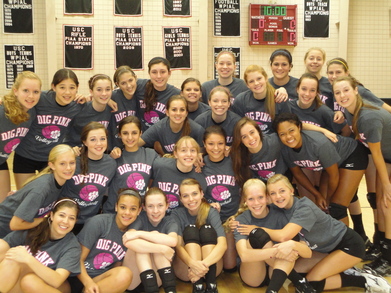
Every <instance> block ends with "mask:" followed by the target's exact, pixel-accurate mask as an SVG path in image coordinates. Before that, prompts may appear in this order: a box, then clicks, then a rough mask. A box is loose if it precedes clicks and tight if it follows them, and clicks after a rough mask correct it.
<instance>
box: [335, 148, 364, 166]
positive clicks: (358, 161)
mask: <svg viewBox="0 0 391 293" xmlns="http://www.w3.org/2000/svg"><path fill="white" fill-rule="evenodd" d="M367 167H368V152H367V150H366V147H365V146H363V145H362V144H361V143H358V144H357V146H356V148H355V149H354V151H353V152H352V153H351V154H350V156H349V157H348V158H347V159H346V160H345V161H343V162H342V163H341V164H340V165H339V168H342V169H348V170H366V169H367Z"/></svg>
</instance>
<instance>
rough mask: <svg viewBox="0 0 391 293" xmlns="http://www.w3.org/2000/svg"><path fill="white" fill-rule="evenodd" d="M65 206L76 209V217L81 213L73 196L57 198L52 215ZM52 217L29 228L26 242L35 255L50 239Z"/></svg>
mask: <svg viewBox="0 0 391 293" xmlns="http://www.w3.org/2000/svg"><path fill="white" fill-rule="evenodd" d="M63 208H71V209H75V210H76V217H77V216H78V214H79V210H80V209H79V206H78V204H77V203H76V202H75V201H74V200H73V199H71V198H67V197H64V198H62V199H59V200H57V202H56V203H55V204H54V206H53V209H52V211H51V212H50V214H51V215H54V214H55V213H57V212H58V211H60V210H61V209H63ZM50 225H51V219H50V217H47V218H45V219H44V220H43V221H42V222H41V223H40V224H39V225H38V226H37V227H35V228H32V229H30V230H28V232H27V237H26V243H27V244H28V245H29V246H30V251H31V253H32V255H33V256H35V254H36V253H37V252H38V250H39V249H40V248H41V247H42V246H43V245H44V244H45V243H46V242H48V241H49V240H50V236H51V235H50Z"/></svg>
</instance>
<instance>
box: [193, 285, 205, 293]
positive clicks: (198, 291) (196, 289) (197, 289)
mask: <svg viewBox="0 0 391 293" xmlns="http://www.w3.org/2000/svg"><path fill="white" fill-rule="evenodd" d="M193 293H205V289H204V284H193Z"/></svg>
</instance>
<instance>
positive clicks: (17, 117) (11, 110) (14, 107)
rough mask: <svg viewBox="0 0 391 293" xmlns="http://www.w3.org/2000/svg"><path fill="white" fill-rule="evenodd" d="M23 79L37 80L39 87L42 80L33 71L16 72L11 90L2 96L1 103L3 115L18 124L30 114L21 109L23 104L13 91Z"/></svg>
mask: <svg viewBox="0 0 391 293" xmlns="http://www.w3.org/2000/svg"><path fill="white" fill-rule="evenodd" d="M25 79H31V80H37V81H38V82H39V88H40V89H41V87H42V81H41V79H40V78H39V77H38V75H36V74H35V73H34V72H31V71H23V72H21V73H19V74H18V76H17V77H16V79H15V82H14V84H13V85H12V88H11V91H10V92H9V93H8V94H7V95H5V96H4V98H3V105H4V111H5V116H6V117H7V118H8V119H9V120H10V121H11V122H12V123H13V124H20V123H23V122H26V121H28V120H29V119H30V115H29V114H28V113H27V112H26V111H25V110H24V109H23V106H22V105H21V104H20V102H19V101H18V98H17V97H16V96H15V93H14V91H17V90H18V89H19V87H20V86H21V84H22V82H23V81H24V80H25Z"/></svg>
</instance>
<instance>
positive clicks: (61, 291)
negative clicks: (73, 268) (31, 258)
mask: <svg viewBox="0 0 391 293" xmlns="http://www.w3.org/2000/svg"><path fill="white" fill-rule="evenodd" d="M20 287H21V289H22V291H23V292H24V293H41V292H48V293H70V292H71V288H70V286H69V284H68V282H64V283H63V284H62V285H61V286H60V287H59V288H58V289H56V288H54V287H52V286H50V285H48V284H47V283H46V282H44V281H43V280H42V279H41V278H40V277H38V276H37V275H36V274H34V273H31V274H27V275H25V276H24V277H23V278H22V279H21V281H20Z"/></svg>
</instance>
